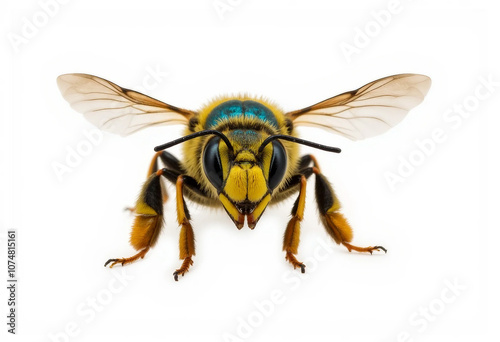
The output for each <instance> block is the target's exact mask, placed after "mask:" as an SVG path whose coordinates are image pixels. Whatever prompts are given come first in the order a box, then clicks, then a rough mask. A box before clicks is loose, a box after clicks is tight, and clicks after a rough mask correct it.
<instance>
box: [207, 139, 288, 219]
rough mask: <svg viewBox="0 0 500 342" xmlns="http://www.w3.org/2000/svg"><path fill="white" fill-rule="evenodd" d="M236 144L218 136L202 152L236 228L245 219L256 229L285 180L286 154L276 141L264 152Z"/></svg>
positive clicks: (255, 146) (255, 147) (208, 170)
mask: <svg viewBox="0 0 500 342" xmlns="http://www.w3.org/2000/svg"><path fill="white" fill-rule="evenodd" d="M243 134H245V135H246V136H249V135H250V134H251V133H249V132H243ZM259 140H260V139H259ZM233 145H236V146H235V147H233ZM233 145H231V143H230V142H229V141H227V142H226V140H225V139H221V137H219V136H215V137H213V138H211V139H210V140H209V141H208V142H207V144H206V145H205V148H204V151H203V170H204V172H205V175H206V176H207V178H208V180H209V181H210V183H211V184H212V185H213V186H214V187H215V188H216V189H217V193H218V194H219V199H220V201H221V203H222V205H223V206H224V208H225V209H226V211H227V213H228V214H229V216H230V217H231V218H232V220H233V221H234V223H235V224H236V226H237V227H238V228H242V227H243V224H244V219H245V216H246V217H247V224H248V226H249V227H250V228H252V229H253V228H254V227H255V225H256V224H257V221H258V220H259V218H260V217H261V215H262V213H263V212H264V210H265V209H266V207H267V205H268V204H269V201H270V200H271V194H272V192H273V190H274V189H276V188H277V187H278V185H279V184H281V182H282V180H283V177H284V175H285V173H286V170H287V163H288V160H287V154H286V151H285V148H284V147H283V145H282V144H281V143H280V142H279V141H277V140H275V141H273V142H272V143H270V144H268V145H267V146H265V147H264V148H263V149H262V150H260V149H259V147H260V146H261V145H260V144H252V143H250V144H245V145H244V146H240V145H238V144H233Z"/></svg>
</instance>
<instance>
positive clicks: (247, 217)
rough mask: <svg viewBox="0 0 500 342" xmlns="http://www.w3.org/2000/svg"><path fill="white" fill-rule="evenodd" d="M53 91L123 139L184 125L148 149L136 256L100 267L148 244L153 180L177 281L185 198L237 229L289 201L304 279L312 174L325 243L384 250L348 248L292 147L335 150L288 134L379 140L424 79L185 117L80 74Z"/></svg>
mask: <svg viewBox="0 0 500 342" xmlns="http://www.w3.org/2000/svg"><path fill="white" fill-rule="evenodd" d="M57 83H58V86H59V89H60V91H61V93H62V96H63V97H64V98H65V99H66V101H68V102H69V103H70V105H71V107H72V108H74V109H75V110H76V111H78V112H80V113H82V114H83V115H84V116H85V118H86V119H87V120H89V121H90V122H91V123H92V124H94V125H95V126H97V127H98V128H100V129H102V130H104V131H107V132H111V133H116V134H119V135H121V136H127V135H129V134H132V133H135V132H137V131H139V130H142V129H144V128H147V127H152V126H159V125H172V124H181V125H184V126H185V130H184V136H183V137H181V138H179V139H176V140H173V141H170V142H168V143H166V144H163V145H160V146H157V147H155V149H154V150H155V152H156V153H155V154H154V155H153V158H152V160H151V163H150V165H149V168H148V172H147V174H148V177H147V179H146V181H145V182H144V185H143V186H142V190H141V191H140V194H139V196H138V198H137V202H136V204H135V207H134V208H132V209H131V210H133V211H134V212H135V218H134V223H133V226H132V231H131V235H130V243H131V245H132V246H133V247H134V249H135V250H136V251H137V254H135V255H133V256H131V257H128V258H115V259H109V260H108V261H106V263H105V264H104V266H105V267H106V266H108V265H109V267H113V266H114V265H116V264H121V265H122V266H123V265H127V264H130V263H132V262H134V261H136V260H138V259H139V258H144V256H145V255H146V253H147V252H148V251H149V249H150V248H152V247H153V246H154V245H155V243H156V242H157V240H158V235H159V233H160V231H161V229H162V226H163V207H164V203H165V202H166V201H167V199H168V194H167V191H166V189H165V184H164V183H163V182H162V181H161V180H162V179H163V178H165V179H166V180H168V181H169V182H171V183H172V184H173V185H174V186H175V193H176V198H175V203H176V211H177V222H178V224H179V225H180V238H179V257H180V259H181V260H182V264H181V266H180V267H179V268H178V269H177V270H175V272H174V279H175V280H176V281H177V280H178V277H179V276H184V274H185V273H186V272H188V270H189V268H190V266H191V265H192V264H193V256H194V255H195V242H194V232H193V227H192V226H191V222H190V221H191V216H190V214H189V210H188V208H187V205H186V201H185V198H187V199H189V200H190V201H192V202H196V203H199V204H201V205H204V206H208V207H215V208H223V209H224V210H225V211H226V213H227V214H228V215H229V217H230V219H231V220H232V221H233V222H234V224H235V225H236V227H237V228H238V229H241V228H242V227H243V226H244V225H245V221H246V225H247V226H248V227H249V228H250V229H254V228H255V226H256V225H257V223H258V221H259V219H260V218H261V216H262V214H263V213H264V211H265V210H266V208H267V207H268V205H272V204H276V203H278V202H281V201H283V200H285V199H287V198H289V197H291V196H294V195H295V196H296V200H295V203H294V205H293V207H292V210H291V218H290V220H289V221H288V224H287V226H286V229H285V233H284V238H283V251H284V252H285V259H286V260H287V261H288V262H290V263H291V264H292V266H293V268H299V269H300V271H301V272H302V273H304V272H305V265H304V264H303V263H302V262H300V261H299V260H297V257H296V255H297V249H298V246H299V239H300V225H301V221H302V219H303V217H304V207H305V194H306V185H307V181H308V179H309V178H310V177H311V176H312V175H313V174H314V178H315V184H314V186H315V197H316V204H317V206H318V210H319V216H320V219H321V222H322V224H323V226H324V228H325V229H326V231H327V232H328V234H329V235H330V236H331V237H332V238H333V240H334V241H335V242H336V243H337V244H339V245H343V246H345V247H346V248H347V249H348V250H349V252H351V251H357V252H367V253H370V254H371V253H372V252H373V251H384V252H387V250H386V249H385V248H384V247H382V246H369V247H358V246H355V245H352V244H351V241H352V237H353V234H352V228H351V226H350V225H349V223H348V221H347V220H346V218H345V217H344V216H343V215H342V213H341V211H340V209H341V205H340V202H339V200H338V199H337V196H336V195H335V192H334V191H333V188H332V186H331V185H330V182H329V181H328V180H327V179H326V177H325V176H324V175H323V174H322V173H321V169H320V166H319V163H318V161H317V160H316V158H315V157H314V156H313V155H311V154H307V155H303V156H300V155H299V146H298V145H299V144H302V145H307V146H310V147H313V148H317V149H321V150H325V151H330V152H334V153H339V152H340V149H339V148H336V147H330V146H325V145H321V144H317V143H315V142H312V141H308V140H303V139H300V138H299V137H298V136H297V131H296V127H299V126H313V127H318V128H322V129H326V130H328V131H330V132H332V133H335V134H338V135H341V136H343V137H346V138H349V139H351V140H360V139H364V138H368V137H372V136H374V135H378V134H381V133H383V132H385V131H387V130H388V129H389V128H391V127H393V126H394V125H396V124H397V123H399V122H400V121H401V120H402V119H403V118H404V116H405V115H406V114H407V113H408V111H409V110H410V109H412V108H413V107H415V106H416V105H418V104H419V103H421V102H422V101H423V99H424V96H425V95H426V94H427V92H428V90H429V88H430V85H431V80H430V78H429V77H427V76H424V75H418V74H399V75H393V76H389V77H385V78H381V79H378V80H376V81H373V82H371V83H368V84H366V85H364V86H363V87H361V88H359V89H357V90H353V91H348V92H345V93H342V94H340V95H337V96H334V97H331V98H329V99H327V100H324V101H321V102H318V103H316V104H314V105H312V106H309V107H306V108H303V109H299V110H295V111H291V112H286V113H285V112H284V111H282V110H281V109H280V108H279V107H278V106H277V105H275V104H274V103H273V102H271V101H268V100H266V99H264V98H257V97H250V96H246V95H239V96H222V97H218V98H216V99H214V100H212V101H211V102H209V103H208V104H207V105H205V106H204V107H203V108H201V109H200V110H199V111H191V110H187V109H182V108H178V107H174V106H172V105H170V104H167V103H164V102H161V101H158V100H155V99H153V98H151V97H149V96H146V95H144V94H142V93H139V92H136V91H133V90H130V89H126V88H122V87H120V86H118V85H116V84H114V83H112V82H110V81H107V80H105V79H102V78H100V77H96V76H92V75H88V74H65V75H61V76H59V77H58V79H57ZM177 144H183V154H184V157H183V159H182V160H179V159H177V158H176V157H175V156H174V155H172V154H170V153H169V152H167V151H166V149H168V148H169V147H171V146H174V145H177ZM159 161H161V163H162V164H163V165H162V166H163V167H160V166H159Z"/></svg>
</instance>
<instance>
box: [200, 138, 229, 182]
mask: <svg viewBox="0 0 500 342" xmlns="http://www.w3.org/2000/svg"><path fill="white" fill-rule="evenodd" d="M219 142H220V138H219V137H215V138H212V139H210V141H209V142H208V143H207V145H206V146H205V150H204V151H203V169H204V170H205V175H207V178H208V180H209V181H210V183H212V185H213V186H215V188H216V189H217V190H221V189H222V184H223V182H224V180H223V175H222V164H221V161H220V154H219Z"/></svg>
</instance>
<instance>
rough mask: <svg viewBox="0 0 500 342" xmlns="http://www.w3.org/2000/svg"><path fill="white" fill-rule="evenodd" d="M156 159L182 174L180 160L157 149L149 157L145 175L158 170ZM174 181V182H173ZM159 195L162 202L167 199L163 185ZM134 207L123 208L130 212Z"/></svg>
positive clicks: (132, 211) (133, 210)
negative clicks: (150, 157) (149, 160)
mask: <svg viewBox="0 0 500 342" xmlns="http://www.w3.org/2000/svg"><path fill="white" fill-rule="evenodd" d="M158 159H161V161H162V162H163V164H165V166H166V167H167V168H168V169H169V170H172V171H174V172H176V173H177V174H183V173H184V171H183V170H182V166H181V162H180V161H179V159H177V158H176V157H175V156H174V155H172V154H170V153H168V152H167V151H159V152H156V153H155V154H154V156H153V158H152V159H151V163H150V164H149V168H148V173H147V177H149V176H151V175H152V174H155V173H156V172H157V171H158ZM174 183H175V182H174ZM161 191H162V192H161V195H162V198H163V203H165V202H166V201H167V200H168V194H167V191H166V190H165V187H162V188H161ZM135 209H136V208H135V207H126V208H125V210H127V211H130V212H131V213H134V212H135Z"/></svg>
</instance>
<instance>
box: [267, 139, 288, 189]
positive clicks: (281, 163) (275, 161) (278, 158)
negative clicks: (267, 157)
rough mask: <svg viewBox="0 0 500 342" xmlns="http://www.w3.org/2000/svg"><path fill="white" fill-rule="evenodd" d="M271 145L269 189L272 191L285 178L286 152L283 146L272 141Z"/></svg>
mask: <svg viewBox="0 0 500 342" xmlns="http://www.w3.org/2000/svg"><path fill="white" fill-rule="evenodd" d="M272 144H273V155H272V157H271V164H270V165H269V180H268V184H269V188H271V190H274V188H276V187H277V186H278V184H279V183H280V182H281V180H282V179H283V176H285V172H286V167H287V158H286V152H285V148H284V147H283V145H282V144H281V143H280V142H279V141H277V140H274V141H273V142H272Z"/></svg>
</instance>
